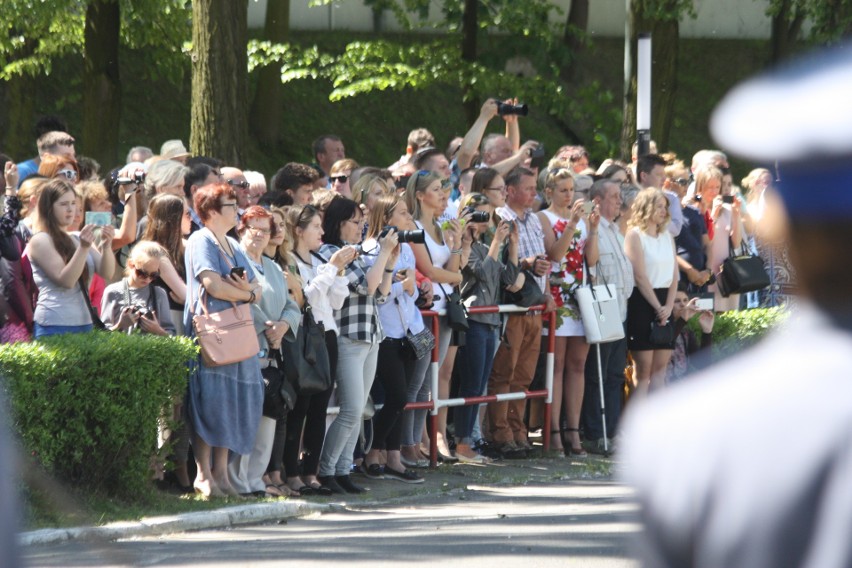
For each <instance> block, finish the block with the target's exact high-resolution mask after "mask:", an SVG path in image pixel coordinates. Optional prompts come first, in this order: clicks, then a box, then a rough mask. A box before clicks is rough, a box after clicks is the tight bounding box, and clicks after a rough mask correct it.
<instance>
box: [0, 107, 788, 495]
mask: <svg viewBox="0 0 852 568" xmlns="http://www.w3.org/2000/svg"><path fill="white" fill-rule="evenodd" d="M510 102H511V101H510ZM507 106H508V107H509V108H511V107H510V105H505V106H504V105H498V101H495V100H489V101H487V102H486V103H485V104H484V105H483V106H482V109H481V112H480V115H479V117H478V119H477V120H476V121H475V123H474V124H473V125H472V126H471V127H470V128H469V130H468V131H467V132H466V134H465V135H464V136H462V137H458V138H456V139H454V140H452V141H450V143H449V145H448V146H447V148H446V150H445V151H444V150H441V149H439V148H438V146H437V144H436V141H435V139H434V137H433V136H432V134H431V133H430V132H429V131H428V130H427V129H425V128H418V129H415V130H413V131H412V132H411V134H410V135H409V138H408V140H407V149H406V153H405V154H404V155H402V156H401V157H400V159H399V160H398V161H397V162H396V163H395V164H393V165H391V166H389V167H387V168H385V167H381V165H378V166H363V165H361V164H362V163H364V162H365V161H367V160H369V158H370V157H369V156H359V157H358V159H359V162H356V161H355V160H353V159H351V158H349V157H347V156H346V152H345V147H344V144H343V141H342V140H341V139H340V138H339V137H337V136H333V135H325V136H321V137H320V138H318V139H317V140H316V141H315V142H314V143H313V147H312V154H313V160H312V161H308V162H311V163H295V162H293V163H288V164H286V165H284V166H283V167H281V168H280V169H279V170H278V171H277V172H275V174H274V175H273V176H272V177H271V178H269V182H268V183H267V177H266V176H264V175H263V174H262V173H259V172H251V171H243V170H241V169H240V168H239V166H240V164H226V163H223V162H221V161H220V160H218V159H217V158H216V157H206V156H198V155H192V154H191V153H190V152H189V151H188V150H187V149H186V147H185V146H184V144H183V143H182V142H181V141H179V140H170V141H167V142H166V143H164V144H163V145H162V147H161V148H160V152H159V154H156V155H155V154H154V153H153V152H152V151H151V150H150V149H149V148H145V147H135V148H132V149H131V150H130V152H129V153H128V155H127V159H126V163H125V164H123V165H120V166H118V167H115V168H113V169H112V170H110V171H107V172H101V171H100V166H99V165H98V164H96V163H95V162H93V161H92V160H90V159H86V158H83V157H78V156H76V153H75V140H74V138H73V136H71V135H70V134H68V133H67V130H68V129H67V126H65V124H64V123H63V122H62V121H61V119H58V118H56V117H46V118H44V119H42V120H41V121H40V122H39V124H38V126H37V128H38V130H39V132H38V140H37V148H38V155H37V156H36V157H35V158H33V159H30V160H26V161H22V162H20V163H18V164H15V162H14V160H12V159H11V158H8V157H2V163H4V164H5V168H4V174H5V181H6V192H5V214H4V216H3V217H2V220H0V250H1V251H2V272H0V276H2V284H3V291H4V294H3V301H4V304H5V305H4V311H5V320H4V322H3V327H2V330H0V340H2V341H3V342H14V341H27V340H39V339H40V338H43V337H45V336H49V335H55V334H64V333H79V332H86V331H89V330H92V329H93V328H94V327H96V326H97V327H100V324H101V323H102V324H103V327H105V329H106V330H108V331H109V332H125V333H134V332H139V333H152V334H158V335H188V336H194V335H195V334H196V330H195V328H194V326H193V316H194V315H197V314H199V313H202V312H205V313H206V312H217V311H220V310H224V309H226V308H228V307H229V306H232V305H234V304H236V305H241V304H244V303H247V304H250V308H251V313H252V316H253V320H254V327H255V331H256V334H257V338H258V342H259V347H260V351H259V353H258V355H257V356H256V357H250V358H248V359H244V360H242V361H238V362H235V363H232V364H227V365H215V366H214V365H210V364H208V363H206V362H205V360H203V359H201V358H199V360H198V361H196V362H194V363H193V364H192V365H191V368H192V372H191V374H190V380H189V385H188V389H187V392H186V395H185V397H184V398H183V400H181V401H178V402H177V403H176V404H175V405H174V408H172V409H170V412H171V413H172V414H173V415H174V417H175V418H177V419H178V421H179V422H180V423H181V424H182V426H181V427H179V428H177V429H175V430H174V431H172V432H171V436H172V438H173V441H175V442H176V443H175V445H174V446H173V455H172V459H173V460H174V462H175V465H176V467H175V470H174V484H175V485H176V486H177V487H178V488H180V489H181V490H185V491H196V492H198V493H201V494H203V495H205V496H214V495H224V494H231V495H233V494H255V495H263V496H287V495H302V496H307V495H312V494H321V495H330V494H332V493H360V492H362V491H363V490H364V488H363V487H362V486H360V485H358V483H357V481H354V480H353V479H352V478H351V477H350V474H351V473H352V472H353V471H358V472H359V473H362V474H363V475H366V476H367V477H370V478H376V479H391V480H398V481H402V482H405V483H422V482H423V481H424V477H423V474H422V472H418V471H417V470H418V468H421V467H423V466H424V465H426V461H425V457H426V456H427V455H428V449H429V445H430V444H435V445H437V451H438V455H439V456H440V458H441V459H442V460H444V461H447V462H454V461H462V462H471V463H488V462H489V460H490V459H494V458H506V459H523V458H526V457H527V456H528V455H529V454H530V451H531V449H532V446H531V444H530V436H529V432H530V430H538V429H541V428H543V429H549V430H550V431H551V432H552V434H553V436H552V448H553V449H554V450H555V453H554V455H558V456H571V457H574V458H582V457H584V456H586V455H587V452H590V451H591V452H601V451H603V448H611V447H612V446H613V444H614V443H615V440H614V439H605V438H604V425H603V424H602V416H601V410H600V408H601V401H600V395H599V390H598V388H597V385H598V381H599V380H602V381H603V384H604V390H603V396H604V402H605V420H606V430H605V431H606V432H607V434H608V435H609V436H610V437H612V436H613V434H614V433H615V432H617V431H618V423H619V418H620V414H621V407H622V399H623V390H624V384H625V380H626V378H625V377H626V375H625V368H626V367H627V366H628V361H632V373H630V374H629V376H630V377H632V381H633V383H634V386H635V387H636V391H637V392H638V393H639V394H640V395H641V393H644V392H646V391H648V390H649V389H659V388H665V386H666V385H667V384H668V383H669V382H670V381H673V380H677V379H680V378H681V377H682V376H683V375H684V374H686V371H687V370H688V365H689V363H688V357H689V355H690V354H692V353H693V352H694V351H695V350H697V349H699V348H700V347H701V346H706V345H707V344H709V334H710V332H711V331H712V325H713V317H714V316H713V314H714V312H720V311H725V310H731V309H739V308H741V307H747V306H753V305H757V304H758V303H760V302H764V303H765V301H766V298H761V297H757V296H755V297H754V298H749V299H746V298H740V297H739V296H736V295H734V296H729V297H725V296H723V295H722V294H721V293H720V292H719V291H718V289H717V288H716V284H715V277H716V275H717V274H718V271H719V268H720V266H721V264H722V262H723V261H724V260H725V258H727V257H728V255H729V254H731V253H732V251H739V250H741V249H743V248H745V249H749V250H753V249H755V247H756V246H762V245H761V235H760V230H759V227H760V224H761V217H762V215H763V212H764V210H765V203H766V201H767V199H771V198H772V197H771V193H772V189H771V187H772V175H771V173H770V172H768V171H766V170H754V171H752V172H750V173H749V174H748V176H746V177H745V179H743V183H742V186H741V187H737V186H735V185H734V184H733V176H732V174H731V172H730V169H729V166H728V163H727V159H726V157H725V155H724V154H723V153H721V152H719V151H716V150H701V151H699V152H697V153H695V155H694V156H693V157H692V161H691V164H690V165H689V166H687V165H686V164H685V163H684V162H683V161H682V160H680V159H678V158H677V156H674V155H673V154H665V153H664V154H659V153H657V152H656V149H655V148H652V151H651V153H648V154H645V155H641V156H636V155H634V157H633V160H632V162H631V163H624V162H620V161H619V160H616V159H609V158H608V159H604V160H601V161H600V164H599V165H597V164H595V163H594V162H595V159H594V158H593V157H591V156H589V154H588V152H587V151H586V150H585V149H584V148H583V147H581V146H564V147H562V148H560V149H559V150H558V151H557V152H556V153H555V154H554V155H553V156H552V157H547V156H543V155H541V154H542V153H543V152H540V151H539V150H540V149H543V148H541V147H540V145H539V144H538V143H536V142H535V141H532V140H529V141H525V142H523V143H522V142H521V134H520V125H519V119H518V117H517V116H515V115H511V114H505V115H504V114H502V113H501V112H500V111H501V109H503V108H506V107H507ZM498 116H499V117H501V118H502V122H503V124H502V126H503V127H505V133H499V134H498V133H490V134H486V130H487V127H488V125H489V124H490V123H491V122H492V121H496V120H495V119H497V117H498ZM595 158H597V157H595ZM596 165H597V167H595V166H596ZM603 280H605V281H606V282H607V283H609V284H611V285H613V287H614V288H615V290H616V291H617V298H618V303H619V308H620V312H621V318H622V321H623V323H624V326H625V330H626V337H625V338H624V339H622V340H619V341H614V342H610V343H605V344H602V345H600V352H601V366H600V371H599V368H598V365H597V362H596V361H595V362H594V363H593V361H592V360H593V359H595V358H594V357H591V356H590V355H589V354H590V346H589V344H588V343H587V342H586V339H585V330H584V325H583V319H582V317H581V315H580V310H579V307H578V304H577V300H576V297H575V292H576V290H577V289H578V287H580V286H584V285H587V284H589V283H592V282H599V281H603ZM530 293H532V294H533V296H534V300H533V301H532V303H534V304H544V306H545V308H544V310H533V311H529V312H528V313H512V314H510V315H506V316H501V315H500V314H496V313H470V314H469V315H468V322H467V323H468V327H467V330H466V331H460V330H459V329H458V327H457V326H456V325H454V322H453V321H452V319H451V318H450V316H449V315H442V316H440V317H438V331H439V333H438V336H437V338H436V343H437V350H438V354H439V357H438V359H439V360H438V365H439V381H438V392H436V393H433V392H431V382H430V381H429V380H427V374H428V371H429V366H430V362H431V356H430V355H429V354H424V353H422V352H418V350H416V349H414V344H413V342H414V341H415V338H419V339H422V338H423V336H424V335H428V331H424V330H428V329H430V328H431V325H430V323H431V322H429V321H425V320H424V317H423V316H422V315H421V310H423V309H431V310H446V309H447V308H450V307H452V305H453V304H454V303H456V302H458V301H461V302H462V303H463V304H464V305H466V306H468V307H475V306H492V305H497V304H501V303H506V301H507V300H506V298H509V297H514V296H512V295H513V294H514V295H517V294H527V295H528V294H530ZM699 299H705V300H710V301H712V308H707V307H706V306H705V307H703V308H701V309H699V308H698V304H697V302H698V301H699ZM307 308H309V309H310V314H311V317H312V318H313V319H315V320H316V322H317V324H318V325H320V326H322V329H323V331H324V337H325V346H326V350H327V353H328V358H329V363H330V367H331V373H332V377H333V378H334V384H333V385H332V386H331V387H330V388H328V389H326V390H324V391H322V392H311V393H298V396H297V399H296V402H295V405H294V407H293V408H292V409H290V412H289V413H288V414H287V416H286V417H284V418H279V419H275V418H271V417H269V416H264V415H263V413H262V408H263V398H264V382H263V379H262V372H263V369H265V368H267V367H270V366H273V367H275V366H278V365H279V364H280V361H281V357H280V349H281V345H282V342H293V341H295V340H296V339H297V336H298V333H299V329H300V326H301V325H302V324H303V321H304V319H303V318H305V317H307V316H306V315H305V314H306V309H307ZM696 315H698V317H699V320H700V326H701V329H702V331H703V332H704V335H705V336H706V337H703V338H702V341H701V342H700V344H699V342H698V341H697V340H696V338H695V336H694V334H691V332H689V330H688V328H685V327H684V324H685V322H686V321H687V320H689V319H691V318H692V317H694V316H696ZM550 317H553V318H556V325H555V330H556V331H555V335H556V337H555V364H554V381H553V413H552V419H551V423H550V424H541V423H540V420H539V419H537V418H536V416H535V415H536V412H535V404H532V405H529V407H528V402H527V401H525V400H520V399H519V400H511V401H503V402H495V403H490V404H488V405H487V406H486V407H485V408H484V409H482V408H480V407H479V406H477V405H469V406H463V407H458V408H454V409H453V410H452V411H450V412H448V409H447V408H442V409H441V412H440V414H439V421H438V429H437V432H435V434H434V436H433V437H432V438H431V439H430V438H429V436H428V435H427V434H426V433H425V419H426V411H425V410H405V405H406V404H407V403H410V402H424V401H427V400H429V398H430V397H440V398H441V399H446V398H449V397H450V394H451V393H455V392H458V396H462V397H473V396H480V395H483V394H486V393H487V394H489V395H494V394H503V393H510V392H519V391H524V390H527V389H528V388H529V387H530V384H531V383H532V382H533V380H534V377H535V374H536V368H537V363H538V360H539V356H540V354H541V353H542V341H543V337H544V339H545V340H546V339H547V338H546V335H547V333H548V326H547V325H545V323H544V322H546V321H547V318H550ZM655 324H656V325H658V326H663V327H665V326H673V327H674V328H675V330H676V333H672V334H670V336H669V339H668V340H666V341H665V342H662V343H661V342H660V341H659V340H658V338H657V336H656V335H655V334H654V333H652V328H653V327H654V325H655ZM276 353H278V354H279V355H278V356H277V355H276ZM628 353H629V356H628ZM673 354H674V356H673ZM152 372H153V371H152ZM599 372H600V373H601V376H599ZM371 395H372V399H373V401H375V402H381V403H382V404H381V406H380V409H379V410H378V411H377V412H376V413H375V415H374V416H373V417H372V424H371V436H370V439H371V443H368V444H364V443H362V442H363V440H362V436H360V434H361V432H362V426H363V416H364V412H365V408H367V407H368V406H371V405H370V397H371ZM332 401H334V404H335V405H336V406H338V407H339V413H337V414H336V415H334V416H331V417H329V415H328V408H329V405H330V404H332ZM448 414H451V420H450V416H448ZM327 420H330V423H328V424H327ZM536 420H538V421H539V423H536ZM190 446H191V450H192V456H193V457H194V461H195V469H196V471H197V473H196V475H195V477H194V479H193V478H192V477H191V473H190V471H191V469H192V467H191V464H188V463H187V462H188V456H189V450H190Z"/></svg>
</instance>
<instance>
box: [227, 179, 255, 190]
mask: <svg viewBox="0 0 852 568" xmlns="http://www.w3.org/2000/svg"><path fill="white" fill-rule="evenodd" d="M228 185H230V186H232V187H240V188H242V189H248V188H249V186H250V185H251V184H250V183H249V182H247V181H237V180H235V179H229V180H228Z"/></svg>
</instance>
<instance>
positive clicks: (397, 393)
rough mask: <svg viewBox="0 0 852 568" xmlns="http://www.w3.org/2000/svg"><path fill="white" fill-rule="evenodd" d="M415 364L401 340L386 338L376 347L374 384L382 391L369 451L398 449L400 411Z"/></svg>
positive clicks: (404, 342)
mask: <svg viewBox="0 0 852 568" xmlns="http://www.w3.org/2000/svg"><path fill="white" fill-rule="evenodd" d="M416 362H417V361H416V360H415V359H414V356H413V355H411V354H410V351H409V348H408V347H407V346H406V341H405V340H404V339H393V338H390V337H389V338H386V339H385V340H384V341H382V342H381V343H380V344H379V361H378V364H377V366H376V382H378V383H379V384H380V385H381V386H382V389H383V390H384V395H385V403H384V406H382V408H381V409H379V411H378V412H376V415H375V416H373V449H376V450H399V446H400V442H401V440H402V423H401V422H400V418H401V417H402V411H403V409H404V408H405V404H406V402H407V401H408V395H407V392H408V383H409V382H410V381H411V379H412V376H413V375H414V365H415V363H416Z"/></svg>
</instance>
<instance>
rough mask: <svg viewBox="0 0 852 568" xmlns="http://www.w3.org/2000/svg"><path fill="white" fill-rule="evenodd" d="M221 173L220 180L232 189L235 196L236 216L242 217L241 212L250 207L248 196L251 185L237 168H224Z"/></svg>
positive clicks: (249, 197)
mask: <svg viewBox="0 0 852 568" xmlns="http://www.w3.org/2000/svg"><path fill="white" fill-rule="evenodd" d="M221 172H222V180H223V181H224V182H225V183H227V184H228V185H230V186H231V187H233V188H234V192H236V194H237V215H239V216H240V217H242V215H243V212H244V211H245V210H246V209H248V208H249V207H250V206H251V205H252V203H251V196H250V195H249V187H250V186H251V184H249V182H248V180H247V179H246V176H245V174H243V171H242V170H240V169H238V168H230V167H224V168H222V170H221Z"/></svg>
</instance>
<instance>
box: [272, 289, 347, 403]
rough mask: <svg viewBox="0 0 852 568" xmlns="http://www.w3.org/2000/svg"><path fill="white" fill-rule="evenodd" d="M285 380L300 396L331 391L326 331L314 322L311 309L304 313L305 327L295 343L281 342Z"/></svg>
mask: <svg viewBox="0 0 852 568" xmlns="http://www.w3.org/2000/svg"><path fill="white" fill-rule="evenodd" d="M281 356H282V358H283V361H284V363H283V365H282V368H283V369H284V376H285V377H286V378H287V379H288V380H290V381H291V382H292V384H293V385H295V387H296V391H297V392H298V393H299V394H316V393H318V392H323V391H326V390H328V389H330V388H331V385H332V384H333V382H334V377H332V376H331V364H330V362H329V360H328V347H326V345H325V327H324V326H323V325H322V324H321V323H318V322H317V321H316V320H315V319H314V315H313V311H312V310H311V307H310V305H308V304H305V309H304V310H302V325H300V326H299V329H298V331H297V332H296V340H295V341H293V342H290V341H282V342H281Z"/></svg>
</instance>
